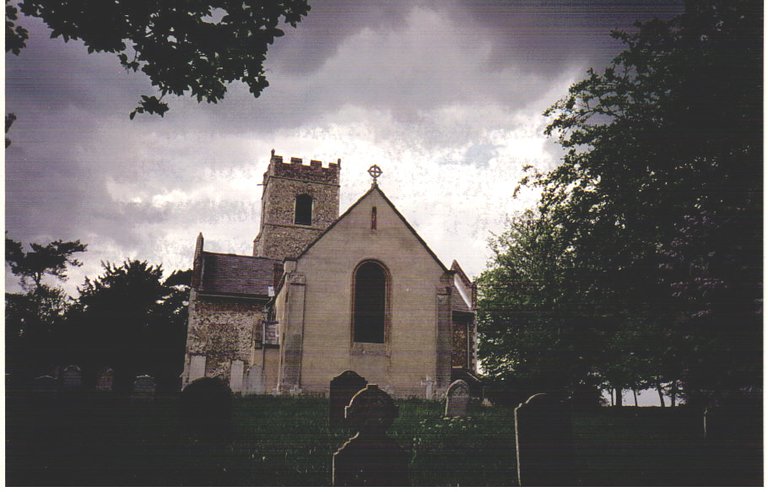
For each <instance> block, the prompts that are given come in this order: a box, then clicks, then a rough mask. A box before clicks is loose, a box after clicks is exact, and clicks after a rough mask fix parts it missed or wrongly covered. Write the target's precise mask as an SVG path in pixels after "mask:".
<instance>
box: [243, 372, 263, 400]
mask: <svg viewBox="0 0 768 492" xmlns="http://www.w3.org/2000/svg"><path fill="white" fill-rule="evenodd" d="M243 393H245V394H249V395H263V394H264V393H266V391H265V389H264V379H263V377H262V367H261V366H251V367H250V368H248V371H247V372H246V377H245V390H244V391H243Z"/></svg>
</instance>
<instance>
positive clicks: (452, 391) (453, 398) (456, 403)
mask: <svg viewBox="0 0 768 492" xmlns="http://www.w3.org/2000/svg"><path fill="white" fill-rule="evenodd" d="M468 409H469V384H467V382H466V381H464V380H463V379H457V380H456V381H454V382H452V383H451V385H450V386H448V392H447V393H446V396H445V416H446V417H466V416H467V414H468Z"/></svg>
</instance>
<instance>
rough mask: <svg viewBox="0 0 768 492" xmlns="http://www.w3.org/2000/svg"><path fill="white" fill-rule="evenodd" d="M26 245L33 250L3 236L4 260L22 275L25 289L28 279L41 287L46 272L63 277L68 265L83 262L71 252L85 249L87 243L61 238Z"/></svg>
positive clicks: (58, 277)
mask: <svg viewBox="0 0 768 492" xmlns="http://www.w3.org/2000/svg"><path fill="white" fill-rule="evenodd" d="M29 246H30V248H31V249H32V251H24V248H23V247H22V245H21V243H20V242H18V241H14V240H13V239H10V238H8V237H6V238H5V261H6V263H8V265H9V266H10V267H11V272H12V273H13V274H14V275H18V276H19V277H20V278H21V280H20V283H21V286H22V287H24V288H25V289H27V288H29V287H30V286H29V281H30V280H31V281H32V283H33V289H34V290H37V289H39V288H40V287H41V285H42V281H43V278H44V276H45V275H52V276H53V277H55V278H57V279H58V280H61V281H65V280H66V279H67V268H68V267H70V266H74V267H77V266H81V265H82V263H81V262H80V261H79V260H77V259H75V258H73V256H74V255H75V254H77V253H83V252H85V251H86V249H87V245H86V244H82V243H81V242H80V241H79V240H76V241H62V240H61V239H58V240H56V241H53V242H50V243H48V244H46V245H42V244H38V243H30V245H29Z"/></svg>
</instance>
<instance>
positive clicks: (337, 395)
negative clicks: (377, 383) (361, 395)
mask: <svg viewBox="0 0 768 492" xmlns="http://www.w3.org/2000/svg"><path fill="white" fill-rule="evenodd" d="M366 384H368V381H367V380H366V379H365V378H364V377H362V376H360V375H359V374H358V373H356V372H355V371H344V372H342V373H341V374H339V375H338V376H336V377H335V378H333V379H332V380H331V385H330V393H329V403H328V404H329V408H328V425H329V426H330V427H337V426H339V425H342V424H343V423H344V408H345V407H346V406H347V405H349V401H350V400H351V399H352V397H353V396H355V394H356V393H357V392H358V391H360V390H361V389H363V388H365V385H366Z"/></svg>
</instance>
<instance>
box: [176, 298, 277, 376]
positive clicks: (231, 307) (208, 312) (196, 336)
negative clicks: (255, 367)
mask: <svg viewBox="0 0 768 492" xmlns="http://www.w3.org/2000/svg"><path fill="white" fill-rule="evenodd" d="M190 307H192V308H193V309H191V310H190V320H189V329H188V332H187V354H188V355H197V354H199V355H204V356H205V357H206V364H205V366H206V367H205V375H206V376H208V377H222V378H223V379H224V380H225V381H229V375H230V368H231V364H232V361H234V360H242V361H243V362H244V363H245V370H246V371H247V370H248V368H249V367H250V365H251V364H252V359H253V342H254V338H255V337H257V336H260V335H261V333H260V331H259V328H260V326H261V319H262V317H263V315H262V305H261V304H260V303H256V302H247V301H236V300H222V299H216V300H215V301H207V300H204V299H200V298H198V299H196V300H195V301H194V306H192V305H191V306H190Z"/></svg>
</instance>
